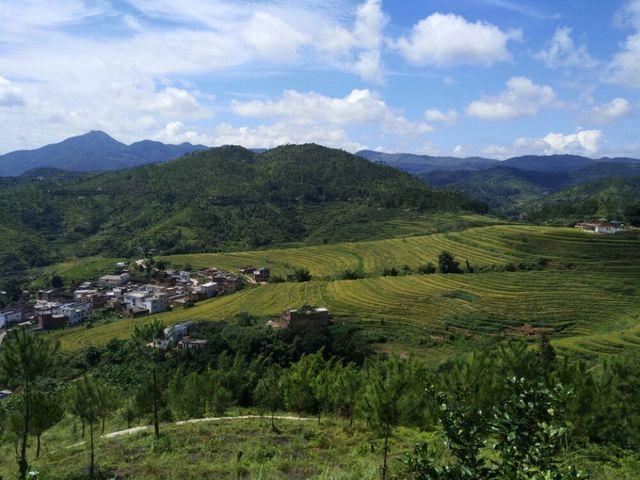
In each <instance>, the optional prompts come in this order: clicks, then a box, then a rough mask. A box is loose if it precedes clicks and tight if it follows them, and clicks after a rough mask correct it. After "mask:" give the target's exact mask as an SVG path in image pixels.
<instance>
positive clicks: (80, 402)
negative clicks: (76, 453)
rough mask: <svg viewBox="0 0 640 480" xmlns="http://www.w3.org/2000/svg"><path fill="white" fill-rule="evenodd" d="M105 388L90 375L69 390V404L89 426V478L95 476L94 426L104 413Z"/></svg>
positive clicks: (75, 383)
mask: <svg viewBox="0 0 640 480" xmlns="http://www.w3.org/2000/svg"><path fill="white" fill-rule="evenodd" d="M104 390H105V387H104V386H103V385H102V384H101V383H99V382H98V381H96V380H94V379H93V378H91V377H89V376H84V377H82V378H81V379H80V380H78V381H76V382H74V383H73V385H72V386H71V388H70V389H69V390H68V395H69V404H71V405H73V406H74V407H75V408H74V410H73V413H74V414H75V415H77V416H78V417H80V419H81V420H82V422H83V423H84V424H87V425H88V426H89V478H93V477H94V473H95V436H94V427H95V425H96V424H97V423H98V421H99V420H100V415H101V414H102V409H103V405H102V404H103V400H102V395H103V394H104Z"/></svg>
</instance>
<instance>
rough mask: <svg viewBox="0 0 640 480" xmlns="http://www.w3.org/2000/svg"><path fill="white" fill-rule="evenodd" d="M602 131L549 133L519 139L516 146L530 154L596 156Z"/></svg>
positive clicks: (515, 143)
mask: <svg viewBox="0 0 640 480" xmlns="http://www.w3.org/2000/svg"><path fill="white" fill-rule="evenodd" d="M602 135H603V133H602V130H580V131H578V132H577V133H571V134H568V135H566V134H562V133H549V134H547V135H545V136H544V137H542V138H533V139H532V138H518V139H517V140H516V141H515V142H514V146H515V147H516V148H517V149H519V150H524V151H526V152H528V153H538V154H542V155H551V154H557V153H573V154H579V155H594V154H595V153H596V152H597V151H598V149H599V148H600V146H599V142H600V140H601V139H602Z"/></svg>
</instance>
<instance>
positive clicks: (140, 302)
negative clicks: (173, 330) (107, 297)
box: [122, 290, 169, 314]
mask: <svg viewBox="0 0 640 480" xmlns="http://www.w3.org/2000/svg"><path fill="white" fill-rule="evenodd" d="M122 301H123V303H124V304H125V305H126V306H127V307H129V308H140V309H144V310H146V311H147V313H149V314H154V313H160V312H165V311H167V309H168V308H169V296H168V295H167V294H166V293H160V292H149V291H147V290H139V291H135V292H127V293H125V294H124V295H123V297H122Z"/></svg>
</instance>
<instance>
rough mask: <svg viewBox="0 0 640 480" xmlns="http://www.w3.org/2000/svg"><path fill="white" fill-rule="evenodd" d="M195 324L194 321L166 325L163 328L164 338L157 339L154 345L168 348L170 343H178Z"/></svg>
mask: <svg viewBox="0 0 640 480" xmlns="http://www.w3.org/2000/svg"><path fill="white" fill-rule="evenodd" d="M193 325H194V322H182V323H176V324H175V325H171V326H169V327H166V328H165V329H164V330H163V333H164V338H162V339H161V340H156V341H155V342H154V344H153V346H154V347H156V348H168V347H169V346H170V345H175V344H177V343H178V342H179V341H180V340H182V339H183V338H184V337H186V336H187V334H188V333H189V329H190V328H191V327H193Z"/></svg>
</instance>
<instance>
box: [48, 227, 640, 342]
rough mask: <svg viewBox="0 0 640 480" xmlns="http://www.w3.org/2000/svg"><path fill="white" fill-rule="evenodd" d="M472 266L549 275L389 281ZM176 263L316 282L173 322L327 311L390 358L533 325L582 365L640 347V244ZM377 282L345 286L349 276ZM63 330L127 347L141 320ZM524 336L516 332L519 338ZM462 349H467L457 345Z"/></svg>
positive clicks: (469, 242)
mask: <svg viewBox="0 0 640 480" xmlns="http://www.w3.org/2000/svg"><path fill="white" fill-rule="evenodd" d="M445 249H446V250H450V251H452V252H454V253H455V254H456V256H457V257H458V259H460V260H461V261H463V262H464V260H469V261H470V262H471V264H472V265H475V266H482V265H505V264H509V263H513V264H517V263H519V262H531V263H534V262H536V261H537V260H538V259H540V258H541V257H544V258H546V259H548V260H550V262H551V263H550V265H549V266H548V267H547V268H545V269H544V270H533V271H515V272H512V271H498V272H487V273H474V274H464V275H441V274H434V275H408V276H400V277H382V276H379V273H380V272H381V270H382V269H383V268H385V267H390V266H396V267H401V266H402V265H405V264H406V265H409V266H410V267H411V268H414V269H415V268H416V267H417V266H419V265H421V264H424V263H425V262H427V261H433V262H435V261H436V260H437V255H438V253H440V251H442V250H445ZM169 259H170V261H171V262H172V263H174V264H180V263H186V262H188V263H191V264H192V265H194V266H196V267H204V266H212V265H215V266H218V267H221V268H235V267H237V266H239V265H244V264H254V265H266V266H269V267H271V268H272V269H273V270H274V272H275V273H279V274H284V273H286V272H288V271H290V270H291V269H293V268H296V267H306V268H309V270H310V271H311V272H312V274H313V275H314V276H315V279H314V280H313V281H311V282H308V283H289V282H288V283H280V284H271V285H266V286H258V287H248V288H246V289H245V290H243V291H241V292H238V293H235V294H233V295H229V296H223V297H219V298H214V299H212V300H209V301H206V302H202V303H200V304H198V305H196V306H195V307H193V308H190V309H184V310H183V309H180V310H176V311H173V312H168V313H165V314H162V315H159V316H158V318H159V319H161V320H162V321H163V322H164V323H167V324H168V323H173V322H177V321H180V320H185V319H195V320H200V321H203V320H212V321H218V320H229V319H231V318H232V317H233V315H234V314H235V313H237V312H240V311H247V312H250V313H253V314H255V315H258V316H261V317H264V318H265V319H266V318H268V317H271V316H275V315H277V314H278V313H279V312H280V311H282V310H283V309H285V308H288V307H296V306H299V305H301V304H303V303H310V304H316V305H324V306H327V307H328V308H330V309H331V311H332V313H333V315H334V317H335V318H336V319H337V320H338V321H345V322H353V323H356V324H359V325H361V326H363V327H364V328H365V331H367V332H368V333H369V334H370V335H372V336H373V337H374V338H376V339H379V340H380V341H383V342H385V345H384V346H383V348H385V349H400V350H407V351H412V352H416V353H419V354H428V353H429V352H433V354H434V355H440V354H441V353H442V351H448V350H450V349H449V348H448V346H450V345H451V344H452V343H453V344H455V345H457V346H458V347H459V346H460V345H461V343H462V342H464V340H462V339H465V338H466V339H467V340H471V341H473V340H480V339H487V338H496V337H500V336H502V335H503V334H505V333H509V334H513V333H514V332H516V333H517V331H518V327H521V326H522V325H532V326H535V327H545V328H548V329H550V330H549V331H550V332H552V336H553V337H554V338H555V339H556V344H557V346H558V347H560V348H561V349H564V350H566V351H571V352H575V353H578V354H581V355H592V354H600V353H612V352H614V351H616V349H619V348H624V347H625V346H635V345H636V344H640V337H638V336H637V334H638V333H640V330H639V329H638V328H636V327H637V326H638V325H640V284H639V280H640V241H638V240H637V239H636V238H633V237H632V236H624V237H604V236H594V235H591V234H587V233H583V232H579V231H575V230H574V229H558V228H543V227H528V226H492V227H481V228H472V229H468V230H465V231H462V232H456V233H448V234H435V235H426V236H417V237H404V238H396V239H390V240H380V241H371V242H360V243H345V244H338V245H323V246H314V247H302V248H291V249H275V250H263V251H257V252H242V253H230V254H195V255H181V256H173V257H169ZM357 268H361V269H362V270H364V272H365V273H367V274H368V275H369V276H368V277H367V278H364V279H360V280H335V279H334V278H335V277H336V276H337V275H338V274H339V273H340V272H342V271H344V270H345V269H357ZM141 321H144V320H141V319H136V320H128V319H125V320H121V321H117V322H112V323H108V324H100V325H96V326H94V327H93V328H90V329H87V328H78V329H69V330H65V331H62V332H56V333H55V334H53V335H55V336H56V337H59V338H60V340H61V341H62V344H63V347H64V348H65V349H77V348H82V347H84V346H87V345H89V344H95V343H104V342H106V341H108V340H109V339H110V338H113V337H127V336H128V335H129V334H130V331H131V329H132V326H133V324H134V323H135V322H141ZM514 328H515V330H514ZM456 348H457V347H456Z"/></svg>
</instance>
